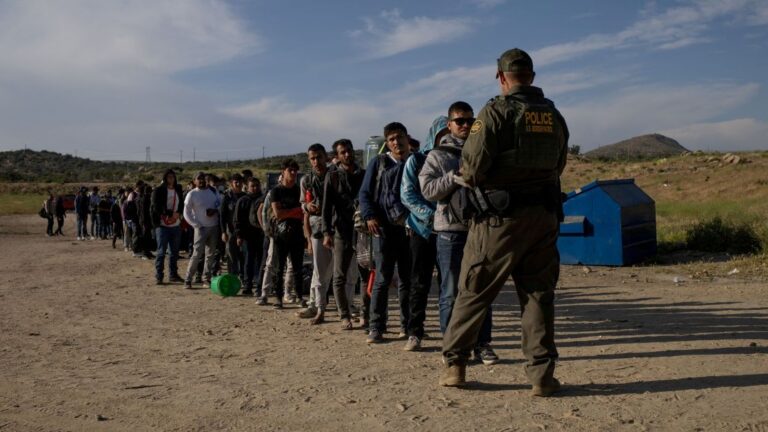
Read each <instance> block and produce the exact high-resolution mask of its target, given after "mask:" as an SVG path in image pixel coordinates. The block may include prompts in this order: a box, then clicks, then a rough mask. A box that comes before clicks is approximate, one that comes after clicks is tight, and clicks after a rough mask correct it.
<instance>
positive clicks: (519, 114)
mask: <svg viewBox="0 0 768 432" xmlns="http://www.w3.org/2000/svg"><path fill="white" fill-rule="evenodd" d="M497 66H498V68H497V75H496V79H497V80H498V83H499V87H500V89H501V95H499V96H497V97H495V98H493V99H491V100H490V101H489V102H488V104H487V105H486V106H485V107H484V108H483V109H482V110H481V111H480V113H479V114H478V117H477V120H476V121H475V123H474V124H473V125H472V128H471V131H470V135H469V138H468V139H467V142H466V144H465V145H464V149H463V151H462V168H461V181H462V182H463V183H464V184H465V185H466V186H469V187H471V188H473V189H472V195H473V196H474V197H475V200H474V202H476V203H477V205H476V207H478V213H477V214H476V215H475V216H474V218H473V220H472V221H471V223H470V228H469V235H468V239H467V244H466V247H465V249H464V259H463V260H462V265H461V272H460V275H459V292H458V295H457V298H456V303H455V306H454V309H453V315H452V317H451V321H450V324H449V326H448V329H447V331H446V334H445V336H444V338H443V357H444V363H445V365H446V367H445V369H444V370H443V372H442V375H441V377H440V380H439V383H440V385H443V386H462V385H464V384H465V372H466V364H467V361H468V359H469V354H470V351H471V349H472V348H473V347H474V346H475V343H476V339H477V337H478V333H479V330H480V327H481V326H482V323H483V320H484V319H485V314H486V311H487V309H488V306H489V305H490V304H491V303H493V301H494V299H495V298H496V296H497V295H498V294H499V292H500V290H501V288H502V286H503V285H504V283H505V282H506V280H507V278H508V277H509V276H510V275H511V276H512V278H513V279H514V282H515V287H516V289H517V295H518V297H519V299H520V307H521V309H522V319H521V327H522V344H521V346H522V350H523V354H524V355H525V357H526V359H527V362H526V365H525V371H526V375H527V376H528V379H529V380H530V382H531V384H532V385H533V390H532V394H533V395H534V396H550V395H551V394H553V393H555V392H557V391H558V390H559V389H560V383H559V382H558V381H557V379H555V378H554V370H555V361H556V359H557V357H558V353H557V348H556V347H555V332H554V313H555V308H554V297H555V285H556V284H557V280H558V276H559V271H560V256H559V254H558V251H557V244H556V243H557V236H558V231H559V220H558V219H560V218H561V214H562V207H561V205H562V203H561V201H560V174H561V173H562V172H563V169H564V168H565V163H566V155H567V148H568V147H567V146H568V129H567V126H566V124H565V120H564V119H563V117H562V115H561V114H560V112H559V111H557V109H556V108H555V106H554V103H553V102H552V101H550V100H549V99H546V98H545V97H544V93H543V92H542V90H541V89H540V88H538V87H534V86H532V85H531V84H533V79H534V77H535V73H534V71H533V61H532V60H531V57H530V56H529V55H528V54H527V53H526V52H525V51H523V50H521V49H517V48H515V49H511V50H508V51H506V52H504V53H503V54H502V55H501V57H500V58H499V59H498V61H497Z"/></svg>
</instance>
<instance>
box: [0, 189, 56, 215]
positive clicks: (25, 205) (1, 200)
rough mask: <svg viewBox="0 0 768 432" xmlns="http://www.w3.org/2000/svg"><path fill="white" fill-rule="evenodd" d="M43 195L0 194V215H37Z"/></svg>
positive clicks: (43, 198)
mask: <svg viewBox="0 0 768 432" xmlns="http://www.w3.org/2000/svg"><path fill="white" fill-rule="evenodd" d="M45 198H46V196H45V195H37V194H15V193H0V215H11V214H30V213H37V212H38V211H39V210H40V207H41V206H42V205H43V201H45Z"/></svg>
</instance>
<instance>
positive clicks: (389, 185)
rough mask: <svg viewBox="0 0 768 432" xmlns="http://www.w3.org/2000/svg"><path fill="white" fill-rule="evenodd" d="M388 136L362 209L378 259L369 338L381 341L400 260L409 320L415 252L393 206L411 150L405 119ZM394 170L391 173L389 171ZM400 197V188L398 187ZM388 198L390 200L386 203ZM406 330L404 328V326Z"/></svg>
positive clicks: (371, 167) (370, 171)
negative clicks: (399, 173)
mask: <svg viewBox="0 0 768 432" xmlns="http://www.w3.org/2000/svg"><path fill="white" fill-rule="evenodd" d="M384 140H385V143H386V145H387V148H388V149H389V152H388V153H386V154H385V155H379V156H378V157H376V158H374V159H373V160H371V162H370V163H369V164H368V167H367V168H366V170H365V177H364V178H363V184H362V186H361V187H360V195H359V200H360V213H361V214H362V217H363V219H364V220H365V222H366V224H367V226H368V231H369V232H370V233H371V235H373V236H374V240H373V248H374V249H373V250H374V253H375V260H376V279H375V282H374V284H373V290H372V293H371V310H370V327H369V328H370V331H369V333H368V338H367V340H366V342H368V343H381V342H383V341H384V337H383V334H384V332H386V330H387V306H388V299H389V285H390V284H391V283H392V277H393V275H394V272H395V264H397V269H398V274H399V276H400V282H399V285H398V290H397V291H398V297H399V300H400V314H401V320H400V322H401V326H405V325H406V324H407V322H408V316H407V314H408V307H407V305H408V298H407V297H406V294H407V293H408V292H409V291H410V286H411V280H410V279H411V254H410V248H409V244H408V236H407V235H406V232H405V226H404V225H400V224H398V223H399V221H395V222H393V221H392V220H391V219H392V216H390V214H391V213H390V212H389V210H393V208H394V207H395V206H397V205H402V203H400V202H393V201H391V200H390V198H393V197H392V196H391V195H392V192H393V190H394V182H396V181H397V177H396V176H395V175H393V174H395V173H396V172H397V171H396V170H398V168H400V169H401V168H403V164H404V163H405V160H406V158H407V157H408V154H409V152H410V150H409V148H408V130H407V129H406V128H405V126H403V125H402V124H401V123H397V122H393V123H389V124H388V125H386V126H384ZM390 170H395V171H392V172H391V173H390V174H387V172H388V171H390ZM397 191H398V194H397V195H398V196H397V201H399V188H398V189H397ZM385 202H386V203H385ZM403 331H404V329H403Z"/></svg>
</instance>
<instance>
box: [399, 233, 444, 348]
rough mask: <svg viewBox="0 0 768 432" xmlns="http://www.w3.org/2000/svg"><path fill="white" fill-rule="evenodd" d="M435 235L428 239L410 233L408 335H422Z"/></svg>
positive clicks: (431, 272) (434, 257)
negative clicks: (410, 259)
mask: <svg viewBox="0 0 768 432" xmlns="http://www.w3.org/2000/svg"><path fill="white" fill-rule="evenodd" d="M436 242H437V236H436V235H434V234H432V235H430V236H429V238H428V239H425V238H424V237H422V236H420V235H418V234H416V232H413V231H412V232H411V233H410V245H411V258H412V261H411V291H410V295H409V299H408V308H409V320H408V326H407V328H406V330H407V332H408V336H416V337H417V338H419V339H421V338H423V337H424V319H425V318H426V316H427V297H429V289H430V287H431V286H432V274H433V273H434V270H435V264H436V255H437V249H436Z"/></svg>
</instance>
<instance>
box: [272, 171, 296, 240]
mask: <svg viewBox="0 0 768 432" xmlns="http://www.w3.org/2000/svg"><path fill="white" fill-rule="evenodd" d="M300 195H301V192H300V189H299V184H298V183H296V184H295V185H293V187H290V188H289V187H285V186H283V185H281V184H279V185H277V186H275V187H274V188H272V190H271V191H269V200H270V202H272V203H277V206H278V207H279V208H281V209H283V210H290V209H292V208H296V207H301V202H300V201H299V197H300ZM281 224H284V225H287V226H290V228H291V230H293V229H298V230H299V232H301V226H302V221H301V220H300V219H293V218H289V219H285V220H282V221H279V222H278V225H281Z"/></svg>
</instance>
